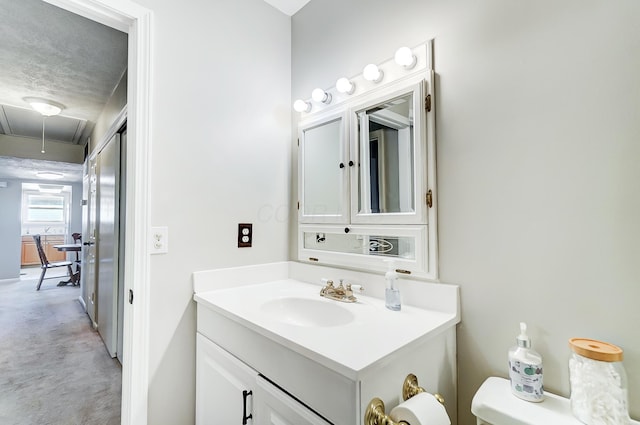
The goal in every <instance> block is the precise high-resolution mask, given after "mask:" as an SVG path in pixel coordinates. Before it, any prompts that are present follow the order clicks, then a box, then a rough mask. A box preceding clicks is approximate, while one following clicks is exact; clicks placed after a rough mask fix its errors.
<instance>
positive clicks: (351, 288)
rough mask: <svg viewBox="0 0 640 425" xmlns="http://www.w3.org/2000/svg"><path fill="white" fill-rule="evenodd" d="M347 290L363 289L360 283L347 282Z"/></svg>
mask: <svg viewBox="0 0 640 425" xmlns="http://www.w3.org/2000/svg"><path fill="white" fill-rule="evenodd" d="M347 291H360V292H362V291H364V287H363V286H362V285H352V284H350V283H347Z"/></svg>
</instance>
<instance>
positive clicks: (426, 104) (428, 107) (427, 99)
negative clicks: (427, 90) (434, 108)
mask: <svg viewBox="0 0 640 425" xmlns="http://www.w3.org/2000/svg"><path fill="white" fill-rule="evenodd" d="M424 109H425V110H426V111H427V112H431V95H430V94H428V95H427V97H425V98H424Z"/></svg>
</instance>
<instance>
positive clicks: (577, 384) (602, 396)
mask: <svg viewBox="0 0 640 425" xmlns="http://www.w3.org/2000/svg"><path fill="white" fill-rule="evenodd" d="M569 347H570V348H571V357H570V358H569V380H570V383H571V411H572V412H573V415H574V416H575V417H576V418H577V419H578V420H580V421H581V422H582V423H584V424H587V425H596V424H616V425H627V424H629V421H630V418H629V406H628V399H627V398H628V396H627V374H626V372H625V370H624V367H623V365H622V358H623V351H622V349H621V348H620V347H618V346H616V345H613V344H609V343H606V342H602V341H596V340H594V339H587V338H571V339H570V340H569Z"/></svg>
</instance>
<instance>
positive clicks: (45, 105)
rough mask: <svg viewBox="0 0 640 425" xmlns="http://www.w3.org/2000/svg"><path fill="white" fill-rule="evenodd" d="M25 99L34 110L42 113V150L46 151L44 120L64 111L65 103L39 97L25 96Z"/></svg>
mask: <svg viewBox="0 0 640 425" xmlns="http://www.w3.org/2000/svg"><path fill="white" fill-rule="evenodd" d="M24 101H25V102H27V103H28V104H29V105H31V107H32V108H33V110H34V111H36V112H38V113H40V114H41V115H42V149H41V150H40V152H42V153H44V121H45V119H46V118H47V117H52V116H54V115H58V114H59V113H60V112H62V110H63V109H64V105H62V104H60V103H58V102H53V101H51V100H47V99H42V98H39V97H25V98H24Z"/></svg>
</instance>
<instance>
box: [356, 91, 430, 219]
mask: <svg viewBox="0 0 640 425" xmlns="http://www.w3.org/2000/svg"><path fill="white" fill-rule="evenodd" d="M422 99H423V96H422V84H415V85H414V86H413V87H412V88H409V89H405V90H404V91H401V92H395V93H391V94H389V95H387V96H385V97H384V98H383V100H380V98H378V99H377V100H373V101H371V102H369V103H367V104H365V105H363V106H362V107H361V108H360V109H358V110H357V111H355V112H354V113H352V139H353V140H354V141H355V143H354V145H353V148H352V149H353V151H352V157H353V158H356V159H357V172H354V173H352V174H353V175H352V190H353V200H352V211H351V215H352V217H351V221H352V222H353V223H387V224H426V214H425V208H423V205H422V204H423V203H422V202H421V201H422V200H423V197H422V195H421V194H422V193H423V192H424V188H425V187H426V182H425V179H424V177H423V176H424V173H423V170H424V155H425V151H424V137H425V132H424V129H423V122H424V119H423V107H422V106H423V105H422Z"/></svg>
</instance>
